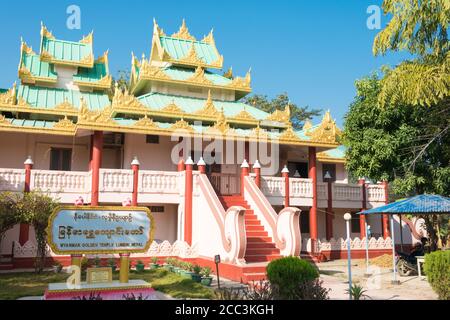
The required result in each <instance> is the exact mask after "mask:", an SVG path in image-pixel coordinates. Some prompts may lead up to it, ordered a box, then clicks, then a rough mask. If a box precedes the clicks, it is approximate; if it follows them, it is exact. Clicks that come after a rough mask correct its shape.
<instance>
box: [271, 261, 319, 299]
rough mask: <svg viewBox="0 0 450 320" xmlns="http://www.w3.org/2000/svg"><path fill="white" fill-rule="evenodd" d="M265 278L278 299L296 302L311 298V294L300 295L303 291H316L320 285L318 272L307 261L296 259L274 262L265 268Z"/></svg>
mask: <svg viewBox="0 0 450 320" xmlns="http://www.w3.org/2000/svg"><path fill="white" fill-rule="evenodd" d="M267 277H268V279H269V282H270V285H271V287H272V290H273V291H274V292H275V294H276V296H277V298H278V299H281V300H298V299H301V298H303V297H311V296H314V295H313V294H309V293H308V294H302V292H303V291H308V290H314V291H316V290H317V286H319V287H321V283H320V282H317V281H315V280H317V279H318V278H319V272H318V271H317V269H316V268H315V267H314V266H313V265H312V264H311V263H309V262H308V261H306V260H301V259H300V258H297V257H286V258H282V259H278V260H274V261H272V262H271V263H269V265H268V266H267Z"/></svg>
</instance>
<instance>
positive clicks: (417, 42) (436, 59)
mask: <svg viewBox="0 0 450 320" xmlns="http://www.w3.org/2000/svg"><path fill="white" fill-rule="evenodd" d="M383 9H384V12H385V14H390V15H392V18H391V20H390V22H389V23H388V25H387V26H386V28H385V29H384V30H382V31H381V32H380V33H379V34H378V35H377V37H376V38H375V41H374V46H373V52H374V54H375V55H380V54H385V53H386V52H388V51H390V50H392V51H400V50H407V51H409V52H410V53H411V54H413V55H415V57H416V58H415V59H414V60H411V61H404V62H403V63H401V64H400V65H399V66H397V67H396V68H395V69H394V70H391V71H390V72H388V73H387V74H386V76H385V77H384V79H383V80H382V82H381V83H382V87H381V92H380V95H379V99H378V100H379V103H380V104H381V106H384V105H385V104H387V103H388V102H391V103H392V104H395V103H406V104H410V105H423V106H425V105H426V106H432V105H435V104H438V103H439V102H441V101H442V100H443V98H444V97H448V96H449V95H450V52H449V50H450V41H449V38H448V26H449V23H450V1H448V0H432V1H430V0H384V2H383ZM447 103H448V101H447ZM447 105H448V104H447Z"/></svg>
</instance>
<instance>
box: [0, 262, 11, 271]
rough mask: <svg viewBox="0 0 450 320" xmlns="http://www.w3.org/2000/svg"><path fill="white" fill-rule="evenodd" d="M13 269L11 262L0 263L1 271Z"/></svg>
mask: <svg viewBox="0 0 450 320" xmlns="http://www.w3.org/2000/svg"><path fill="white" fill-rule="evenodd" d="M13 269H14V265H13V264H12V263H1V264H0V270H1V271H8V270H13Z"/></svg>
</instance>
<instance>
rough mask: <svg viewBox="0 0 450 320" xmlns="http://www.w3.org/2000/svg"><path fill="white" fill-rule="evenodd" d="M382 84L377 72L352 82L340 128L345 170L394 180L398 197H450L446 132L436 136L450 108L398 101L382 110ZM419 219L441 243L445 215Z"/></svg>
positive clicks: (449, 144) (449, 138) (449, 145)
mask: <svg viewBox="0 0 450 320" xmlns="http://www.w3.org/2000/svg"><path fill="white" fill-rule="evenodd" d="M382 86H383V84H382V80H381V79H380V77H379V76H378V75H377V74H373V75H371V76H369V77H366V78H364V79H362V80H359V81H357V82H356V90H357V94H356V97H355V99H354V101H353V103H352V104H351V105H350V109H349V112H348V113H347V115H346V118H345V126H344V136H343V142H344V144H345V145H346V146H347V148H348V150H347V169H348V170H349V171H350V173H351V174H352V175H353V176H356V177H368V178H370V179H372V180H375V181H381V180H388V181H390V182H392V184H391V185H392V191H393V192H394V193H395V195H397V196H398V197H405V196H413V195H416V194H423V193H437V194H442V195H447V196H448V195H450V166H449V163H450V136H449V135H444V134H441V135H438V134H437V133H439V132H442V131H443V128H445V127H446V126H447V125H448V119H449V118H450V109H449V108H447V107H445V105H444V104H439V105H437V106H434V107H433V108H432V109H427V108H423V107H417V106H411V105H404V104H398V103H396V104H394V105H391V104H387V105H385V106H384V107H383V108H380V107H379V106H378V105H377V101H378V98H379V95H380V92H381V91H382ZM430 137H436V138H435V139H432V140H430ZM425 146H426V147H425ZM423 218H424V219H425V221H426V223H427V230H428V231H429V233H430V235H431V238H432V239H433V241H434V243H437V242H438V240H439V238H440V240H441V241H442V242H444V241H445V239H446V237H447V235H448V217H444V216H439V217H438V216H436V217H430V216H424V217H423Z"/></svg>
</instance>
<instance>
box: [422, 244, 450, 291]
mask: <svg viewBox="0 0 450 320" xmlns="http://www.w3.org/2000/svg"><path fill="white" fill-rule="evenodd" d="M424 270H425V273H426V275H427V277H428V282H429V283H430V285H431V287H432V288H433V290H434V291H435V292H436V293H437V294H438V296H439V299H440V300H450V251H448V250H447V251H436V252H433V253H431V254H427V255H426V256H425V265H424Z"/></svg>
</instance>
